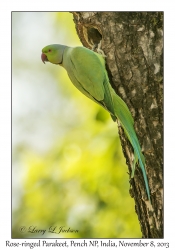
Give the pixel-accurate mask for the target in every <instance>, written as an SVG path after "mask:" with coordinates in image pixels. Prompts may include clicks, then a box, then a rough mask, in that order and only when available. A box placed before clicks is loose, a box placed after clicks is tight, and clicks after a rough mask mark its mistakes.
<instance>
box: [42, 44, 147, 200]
mask: <svg viewBox="0 0 175 250" xmlns="http://www.w3.org/2000/svg"><path fill="white" fill-rule="evenodd" d="M41 59H42V61H43V62H44V63H45V61H48V62H50V63H53V64H57V65H60V66H63V67H64V68H65V69H66V71H67V74H68V76H69V78H70V80H71V81H72V83H73V84H74V85H75V87H76V88H77V89H79V90H80V91H81V92H82V93H83V94H84V95H85V96H87V97H89V98H90V99H91V100H93V101H95V102H96V103H98V104H99V105H101V106H102V107H103V108H105V109H106V110H107V111H108V112H109V113H110V115H111V117H112V119H113V120H114V121H115V120H116V118H117V119H118V120H119V121H120V123H121V126H122V128H123V129H124V131H125V134H126V135H127V137H128V139H129V141H130V143H131V145H132V147H133V149H134V163H133V166H132V175H131V177H133V176H134V171H135V164H136V163H137V162H138V161H139V166H140V167H141V170H142V173H143V178H144V181H145V186H146V191H147V195H148V199H149V200H150V191H149V186H148V180H147V175H146V171H145V158H144V156H143V154H142V152H141V147H140V144H139V141H138V139H137V135H136V133H135V130H134V121H133V118H132V115H131V113H130V111H129V109H128V107H127V105H126V104H125V102H124V101H123V100H122V99H121V98H120V97H119V96H118V95H117V94H116V93H115V91H114V89H113V88H112V87H111V84H110V82H109V78H108V74H107V71H106V68H105V60H104V58H103V57H102V56H101V55H100V54H98V53H96V52H94V51H92V50H89V49H87V48H85V47H74V48H71V47H68V46H65V45H60V44H52V45H48V46H46V47H44V48H43V49H42V54H41Z"/></svg>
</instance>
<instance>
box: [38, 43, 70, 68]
mask: <svg viewBox="0 0 175 250" xmlns="http://www.w3.org/2000/svg"><path fill="white" fill-rule="evenodd" d="M65 48H66V46H64V45H60V44H51V45H48V46H46V47H44V48H43V49H42V54H41V60H42V61H43V63H45V62H50V63H53V64H62V61H63V53H64V49H65Z"/></svg>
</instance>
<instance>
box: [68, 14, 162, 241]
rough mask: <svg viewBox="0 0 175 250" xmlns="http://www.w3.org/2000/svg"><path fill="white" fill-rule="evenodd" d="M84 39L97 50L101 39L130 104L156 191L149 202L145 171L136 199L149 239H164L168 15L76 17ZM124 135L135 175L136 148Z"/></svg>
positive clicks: (116, 84) (135, 185)
mask: <svg viewBox="0 0 175 250" xmlns="http://www.w3.org/2000/svg"><path fill="white" fill-rule="evenodd" d="M73 16H74V22H75V24H76V29H77V33H78V36H79V37H80V40H81V42H82V44H83V45H84V46H85V47H88V48H92V47H93V46H94V49H95V48H96V47H97V46H96V45H97V44H98V43H99V42H100V40H101V45H102V46H101V48H102V50H103V52H104V53H105V55H106V68H107V71H108V75H109V79H110V82H111V85H112V86H113V88H114V90H115V91H116V93H117V94H118V95H119V96H120V97H121V98H122V99H123V100H124V101H125V102H126V103H127V105H128V107H129V109H130V111H131V113H132V115H133V118H134V121H135V131H136V133H137V136H138V139H139V141H140V145H141V147H142V151H143V154H144V156H145V159H146V172H147V176H148V181H149V187H150V192H151V204H150V203H149V201H148V200H147V195H146V190H145V184H144V180H143V177H142V172H141V170H140V168H136V171H135V176H134V178H133V179H131V180H130V184H131V189H130V194H131V196H132V197H134V199H135V208H136V213H137V215H138V219H139V221H140V225H141V231H142V235H143V238H161V237H163V13H162V12H73ZM119 134H120V139H121V143H122V148H123V152H124V155H125V157H126V162H127V165H128V168H129V172H130V174H131V164H132V161H133V149H132V147H131V145H130V143H129V141H128V140H127V139H126V137H125V134H124V132H123V130H122V128H121V127H120V126H119Z"/></svg>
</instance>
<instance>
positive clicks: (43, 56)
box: [41, 53, 48, 63]
mask: <svg viewBox="0 0 175 250" xmlns="http://www.w3.org/2000/svg"><path fill="white" fill-rule="evenodd" d="M41 60H42V61H43V63H45V62H48V59H47V56H46V55H45V54H43V53H42V54H41Z"/></svg>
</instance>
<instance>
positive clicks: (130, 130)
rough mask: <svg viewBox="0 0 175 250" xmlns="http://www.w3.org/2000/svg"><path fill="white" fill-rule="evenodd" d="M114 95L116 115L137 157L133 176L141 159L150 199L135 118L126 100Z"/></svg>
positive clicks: (146, 184)
mask: <svg viewBox="0 0 175 250" xmlns="http://www.w3.org/2000/svg"><path fill="white" fill-rule="evenodd" d="M112 96H113V102H114V107H115V115H116V116H117V118H118V119H119V120H120V123H121V125H122V127H123V129H124V131H125V133H126V135H127V137H128V139H129V141H130V143H131V145H132V146H133V149H134V156H135V159H134V164H133V169H132V175H131V177H133V176H134V170H135V165H136V163H137V162H138V161H139V165H140V168H141V170H142V173H143V178H144V182H145V186H146V191H147V195H148V199H149V200H150V191H149V185H148V179H147V175H146V171H145V158H144V156H143V154H142V152H141V148H140V144H139V141H138V139H137V135H136V133H135V130H134V121H133V118H132V116H131V113H130V111H129V109H128V107H127V105H126V104H125V102H124V101H123V100H122V99H121V98H120V97H119V96H118V95H116V94H113V95H112Z"/></svg>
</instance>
